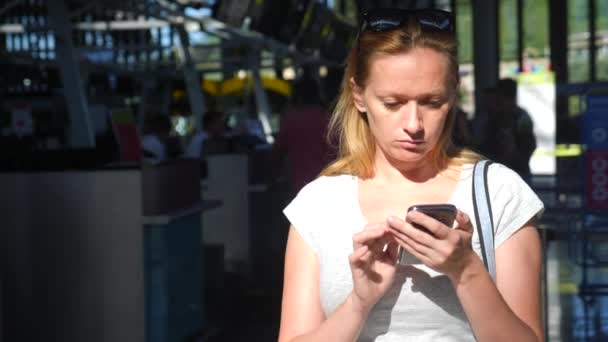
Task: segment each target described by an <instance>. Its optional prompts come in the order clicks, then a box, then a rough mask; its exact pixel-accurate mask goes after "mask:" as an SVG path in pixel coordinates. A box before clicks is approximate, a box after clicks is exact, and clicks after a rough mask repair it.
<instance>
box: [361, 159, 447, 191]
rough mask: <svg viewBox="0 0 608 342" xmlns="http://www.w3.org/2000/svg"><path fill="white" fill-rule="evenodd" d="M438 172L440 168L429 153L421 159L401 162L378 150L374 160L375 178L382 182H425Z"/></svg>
mask: <svg viewBox="0 0 608 342" xmlns="http://www.w3.org/2000/svg"><path fill="white" fill-rule="evenodd" d="M438 174H439V170H438V169H437V167H436V166H435V165H434V163H433V161H432V160H431V158H430V156H429V155H426V156H425V157H424V158H423V159H422V160H420V161H413V162H401V161H397V160H391V159H388V158H387V157H386V156H385V155H384V153H382V152H381V151H378V153H376V158H375V160H374V176H373V178H374V179H375V180H376V181H379V182H382V183H384V182H386V183H389V184H395V183H396V182H407V183H425V182H427V181H428V180H430V179H433V178H435V177H436V176H437V175H438Z"/></svg>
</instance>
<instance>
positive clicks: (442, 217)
mask: <svg viewBox="0 0 608 342" xmlns="http://www.w3.org/2000/svg"><path fill="white" fill-rule="evenodd" d="M407 211H408V212H410V211H420V212H423V213H424V214H425V215H428V216H430V217H432V218H434V219H435V220H437V221H439V222H441V223H443V224H445V225H446V226H448V227H450V228H451V227H452V225H453V224H454V220H455V219H456V207H455V206H453V205H452V204H423V205H413V206H411V207H409V209H408V210H407Z"/></svg>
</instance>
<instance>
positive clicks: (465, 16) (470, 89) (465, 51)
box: [454, 0, 475, 115]
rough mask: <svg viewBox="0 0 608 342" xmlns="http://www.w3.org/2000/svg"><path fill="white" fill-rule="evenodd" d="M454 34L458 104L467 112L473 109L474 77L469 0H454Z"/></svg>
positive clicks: (471, 19) (471, 13)
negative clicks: (456, 44) (457, 69)
mask: <svg viewBox="0 0 608 342" xmlns="http://www.w3.org/2000/svg"><path fill="white" fill-rule="evenodd" d="M455 6H456V9H455V11H454V12H455V13H456V35H457V38H458V62H459V64H460V104H461V107H462V109H463V110H464V111H465V112H467V113H469V115H471V113H473V112H474V110H475V78H474V74H473V73H474V66H473V12H472V7H471V0H456V5H455Z"/></svg>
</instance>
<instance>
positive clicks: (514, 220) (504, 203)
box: [488, 163, 544, 248]
mask: <svg viewBox="0 0 608 342" xmlns="http://www.w3.org/2000/svg"><path fill="white" fill-rule="evenodd" d="M488 191H489V193H490V197H491V199H492V200H491V202H492V203H491V205H492V217H493V220H494V231H495V234H494V246H495V248H497V247H498V246H500V245H501V244H502V243H503V242H505V241H506V240H507V239H508V238H509V237H511V236H512V235H513V234H514V233H515V232H517V231H518V230H519V229H520V228H522V227H523V225H524V224H526V222H528V221H529V220H530V219H532V218H533V217H536V218H540V216H541V215H542V213H543V211H544V205H543V203H542V201H541V200H540V199H539V198H538V196H537V195H536V194H535V193H534V191H533V190H532V189H531V188H530V187H529V186H528V184H526V182H524V181H523V179H521V177H520V176H519V175H518V174H517V173H516V172H515V171H513V170H511V169H509V168H508V167H506V166H504V165H502V164H498V163H494V164H492V165H490V169H489V171H488Z"/></svg>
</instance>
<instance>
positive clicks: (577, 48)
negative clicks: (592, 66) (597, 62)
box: [568, 0, 589, 82]
mask: <svg viewBox="0 0 608 342" xmlns="http://www.w3.org/2000/svg"><path fill="white" fill-rule="evenodd" d="M568 78H569V81H570V82H586V81H588V80H589V8H588V7H587V1H580V0H568Z"/></svg>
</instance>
